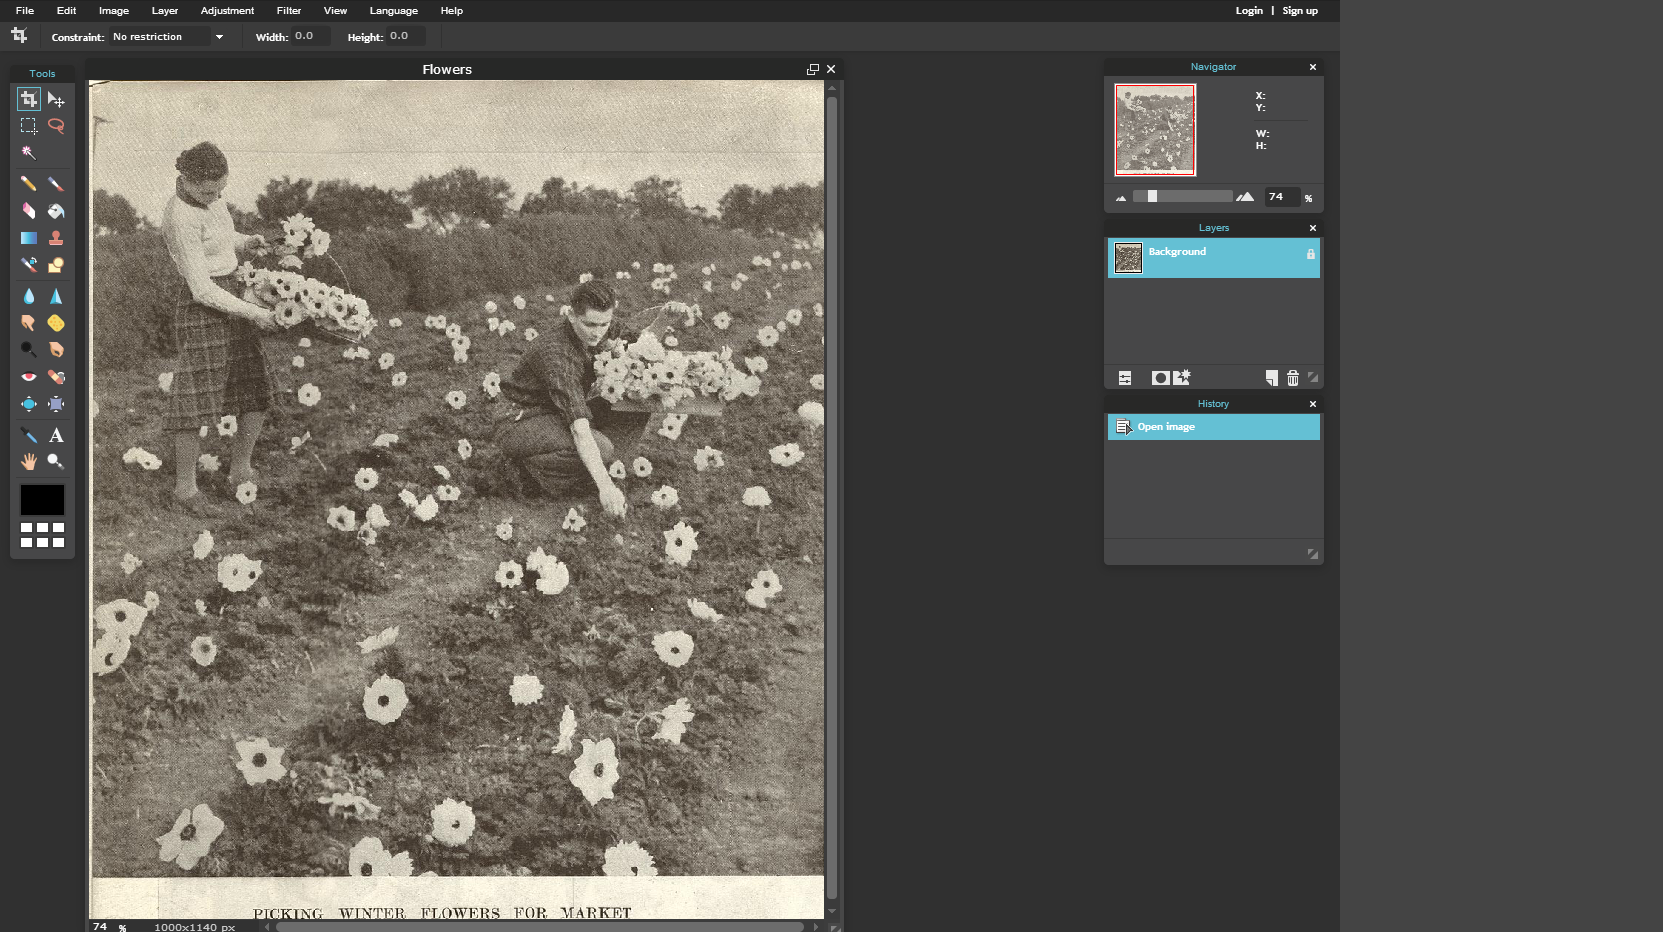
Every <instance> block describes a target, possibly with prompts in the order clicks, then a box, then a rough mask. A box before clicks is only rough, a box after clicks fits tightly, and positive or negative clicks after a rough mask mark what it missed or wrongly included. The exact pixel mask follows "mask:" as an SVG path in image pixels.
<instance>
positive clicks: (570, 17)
mask: <svg viewBox="0 0 1663 932" xmlns="http://www.w3.org/2000/svg"><path fill="white" fill-rule="evenodd" d="M0 9H7V10H9V16H8V17H7V18H9V19H12V20H25V19H27V20H38V21H42V22H65V21H71V22H98V23H106V24H109V23H141V22H183V23H193V22H194V23H206V22H227V21H231V22H235V21H242V22H264V21H278V22H283V21H288V22H299V21H311V22H347V23H352V22H357V23H371V22H381V23H390V22H410V23H414V22H424V21H425V22H446V21H450V22H474V23H485V22H646V21H652V20H661V21H668V22H680V21H686V20H697V21H699V22H917V21H934V20H939V19H941V18H942V13H943V10H942V7H941V5H940V4H938V3H933V2H923V0H897V2H879V0H855V2H843V3H835V4H782V3H778V2H772V0H768V2H760V0H733V2H712V3H704V4H700V5H698V6H697V7H696V8H694V7H689V6H688V5H687V4H686V3H684V2H679V0H678V2H668V0H637V2H613V3H575V2H551V3H537V4H532V3H525V2H523V0H490V2H479V0H453V2H448V3H446V2H431V0H394V2H384V3H361V2H356V0H351V2H334V3H309V2H287V3H269V2H258V3H246V2H244V3H238V2H232V3H219V4H203V3H179V2H172V3H167V2H163V3H113V4H105V3H14V4H9V5H7V6H6V7H0ZM1339 18H1340V5H1339V3H1338V2H1332V0H1331V2H1327V3H1323V4H1320V5H1308V6H1303V7H1300V8H1294V7H1290V6H1285V5H1284V6H1277V5H1265V4H1239V3H1229V2H1217V0H1169V2H1162V3H1093V4H1081V3H1070V2H1038V0H1033V2H1027V3H989V4H982V5H979V6H977V7H976V13H975V15H974V20H975V21H977V22H1082V21H1085V22H1153V23H1160V22H1217V23H1227V22H1243V23H1246V22H1290V21H1296V22H1338V21H1339Z"/></svg>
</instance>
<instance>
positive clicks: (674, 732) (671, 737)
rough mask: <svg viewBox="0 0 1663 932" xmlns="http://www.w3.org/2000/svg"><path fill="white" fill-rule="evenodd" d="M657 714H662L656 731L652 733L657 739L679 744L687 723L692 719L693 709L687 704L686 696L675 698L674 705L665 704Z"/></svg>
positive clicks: (685, 731)
mask: <svg viewBox="0 0 1663 932" xmlns="http://www.w3.org/2000/svg"><path fill="white" fill-rule="evenodd" d="M658 714H660V715H662V716H664V720H663V721H662V722H660V723H659V725H658V731H657V732H656V733H655V734H654V735H653V737H654V738H656V739H658V740H659V741H668V742H670V743H671V744H680V743H681V736H682V735H684V734H686V733H687V723H688V722H691V721H692V720H693V710H692V708H691V707H690V706H689V705H688V702H687V697H685V696H683V697H682V698H680V699H677V700H676V702H675V704H674V705H668V706H665V707H664V709H663V711H661V712H659V713H658Z"/></svg>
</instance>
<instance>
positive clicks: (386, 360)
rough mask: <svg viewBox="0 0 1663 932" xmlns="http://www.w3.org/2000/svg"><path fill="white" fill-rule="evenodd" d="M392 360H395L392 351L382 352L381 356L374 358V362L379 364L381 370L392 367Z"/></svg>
mask: <svg viewBox="0 0 1663 932" xmlns="http://www.w3.org/2000/svg"><path fill="white" fill-rule="evenodd" d="M394 361H395V360H394V357H393V354H392V353H382V354H381V358H380V359H378V360H376V363H377V364H379V365H380V366H381V368H382V370H383V371H385V370H387V369H391V368H392V367H393V363H394Z"/></svg>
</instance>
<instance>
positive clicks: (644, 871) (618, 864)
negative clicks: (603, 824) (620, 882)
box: [601, 841, 658, 877]
mask: <svg viewBox="0 0 1663 932" xmlns="http://www.w3.org/2000/svg"><path fill="white" fill-rule="evenodd" d="M601 873H602V874H605V875H606V876H608V877H657V876H658V868H656V867H654V866H653V860H652V855H650V854H648V853H647V849H645V848H643V847H641V844H640V843H639V842H634V841H625V842H619V843H618V844H615V845H613V846H612V847H610V848H608V849H606V860H605V861H604V862H602V864H601Z"/></svg>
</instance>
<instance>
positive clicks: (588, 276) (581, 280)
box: [577, 272, 595, 285]
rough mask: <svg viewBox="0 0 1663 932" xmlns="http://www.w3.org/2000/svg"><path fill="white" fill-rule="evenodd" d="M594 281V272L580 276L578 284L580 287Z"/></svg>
mask: <svg viewBox="0 0 1663 932" xmlns="http://www.w3.org/2000/svg"><path fill="white" fill-rule="evenodd" d="M594 279H595V273H593V272H584V273H583V274H582V275H579V276H578V277H577V283H578V284H579V285H581V284H583V283H584V282H588V281H594Z"/></svg>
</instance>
